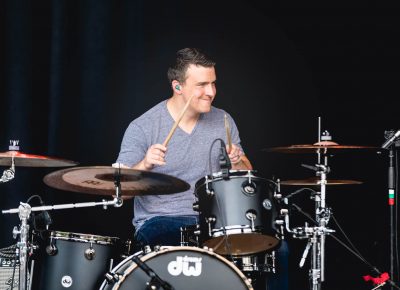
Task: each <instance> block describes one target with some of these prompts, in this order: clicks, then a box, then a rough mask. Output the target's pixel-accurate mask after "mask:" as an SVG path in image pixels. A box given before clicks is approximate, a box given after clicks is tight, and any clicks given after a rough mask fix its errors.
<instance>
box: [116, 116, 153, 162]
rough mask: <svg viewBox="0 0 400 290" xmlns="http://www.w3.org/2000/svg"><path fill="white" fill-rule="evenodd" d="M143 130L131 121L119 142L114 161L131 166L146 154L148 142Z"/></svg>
mask: <svg viewBox="0 0 400 290" xmlns="http://www.w3.org/2000/svg"><path fill="white" fill-rule="evenodd" d="M147 143H148V142H147V138H146V136H145V134H144V132H143V130H142V129H141V128H140V127H139V126H138V125H137V124H135V122H132V123H130V124H129V126H128V128H127V129H126V131H125V134H124V137H123V138H122V142H121V149H120V152H119V155H118V158H117V160H116V163H122V164H124V165H127V166H130V167H132V166H133V165H136V164H138V163H139V162H140V161H142V160H143V158H144V157H145V155H146V152H147V149H148V148H149V146H150V145H149V144H147Z"/></svg>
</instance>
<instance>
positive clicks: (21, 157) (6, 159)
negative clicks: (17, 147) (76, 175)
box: [0, 151, 78, 167]
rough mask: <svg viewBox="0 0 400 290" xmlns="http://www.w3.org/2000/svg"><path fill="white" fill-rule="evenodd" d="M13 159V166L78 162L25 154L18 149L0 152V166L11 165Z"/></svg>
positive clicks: (60, 164)
mask: <svg viewBox="0 0 400 290" xmlns="http://www.w3.org/2000/svg"><path fill="white" fill-rule="evenodd" d="M13 159H14V164H15V166H25V167H67V166H75V165H77V164H78V163H77V162H74V161H70V160H65V159H60V158H54V157H48V156H40V155H32V154H25V153H21V152H19V151H7V152H0V166H11V165H12V160H13Z"/></svg>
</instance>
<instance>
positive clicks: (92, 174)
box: [43, 166, 190, 196]
mask: <svg viewBox="0 0 400 290" xmlns="http://www.w3.org/2000/svg"><path fill="white" fill-rule="evenodd" d="M118 172H119V174H118ZM118 175H119V179H120V184H121V195H122V196H124V195H128V196H139V195H152V194H157V195H161V194H171V193H177V192H182V191H185V190H188V189H189V188H190V185H189V184H188V183H187V182H185V181H183V180H181V179H178V178H176V177H173V176H170V175H166V174H161V173H156V172H150V171H144V170H136V169H126V168H121V169H119V168H114V167H111V166H92V167H75V168H68V169H63V170H58V171H55V172H52V173H50V174H48V175H46V176H45V177H44V179H43V181H44V182H45V183H46V184H47V185H48V186H50V187H54V188H57V189H61V190H66V191H73V192H80V193H87V194H95V195H115V185H114V180H115V176H118Z"/></svg>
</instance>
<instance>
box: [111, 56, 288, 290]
mask: <svg viewBox="0 0 400 290" xmlns="http://www.w3.org/2000/svg"><path fill="white" fill-rule="evenodd" d="M168 79H169V83H170V85H171V89H172V96H171V97H170V98H169V99H167V100H164V101H162V102H161V103H159V104H157V105H156V106H154V107H153V108H151V109H150V110H148V111H147V112H146V113H144V114H143V115H142V116H140V117H139V118H137V119H135V120H134V121H132V122H131V124H130V125H129V126H128V128H127V130H126V132H125V134H124V137H123V140H122V144H121V150H120V153H119V156H118V159H117V161H116V163H115V164H114V165H116V166H128V167H131V168H134V169H139V170H149V171H153V172H158V173H163V174H168V175H172V176H175V177H178V178H180V179H182V180H184V181H186V182H188V183H189V184H190V189H189V190H187V191H185V192H180V193H175V194H164V195H163V194H160V195H147V196H146V195H145V196H136V197H135V199H134V219H133V224H134V226H135V229H136V232H135V240H136V243H137V244H138V245H140V246H144V245H149V246H155V245H164V246H167V245H169V246H174V245H175V246H177V245H179V244H180V234H181V233H180V228H181V227H185V226H189V225H194V224H198V213H197V212H195V211H193V207H192V206H193V203H194V202H195V196H194V190H195V183H196V182H197V181H198V180H200V179H201V178H203V177H204V176H205V175H208V174H211V173H215V172H218V171H219V167H218V157H219V152H220V150H219V148H218V147H219V144H218V143H215V142H214V141H215V140H217V139H223V140H225V143H227V136H226V128H225V115H227V117H228V123H229V124H230V126H229V128H230V135H231V139H232V146H231V148H228V145H226V147H227V151H228V156H229V159H230V162H231V164H232V169H234V170H235V169H236V170H240V169H242V170H251V169H252V165H251V163H250V161H249V160H248V158H247V157H246V155H245V154H244V152H243V149H242V147H241V145H240V137H239V132H238V129H237V127H236V125H235V122H234V121H233V119H232V118H231V117H230V116H229V114H227V113H226V112H225V111H223V110H221V109H218V108H215V107H213V106H212V102H213V100H214V98H215V95H216V85H215V84H216V73H215V63H214V62H213V61H212V60H211V59H209V58H208V57H207V56H206V55H205V54H203V53H202V52H201V51H199V50H198V49H195V48H185V49H182V50H179V51H178V52H177V58H176V61H175V64H174V65H172V66H171V67H170V68H169V70H168ZM190 99H191V100H190ZM189 100H190V103H189V104H188V107H187V109H186V111H185V112H184V115H183V117H182V119H181V120H180V122H179V126H178V128H177V129H176V131H175V132H174V134H173V135H172V138H171V139H170V141H169V143H168V146H167V147H165V146H163V145H162V143H163V142H164V140H166V138H167V136H168V134H169V133H170V130H171V128H172V127H173V126H174V124H175V122H176V121H177V120H179V119H180V116H181V114H182V112H183V111H184V108H185V106H186V104H187V103H188V101H189ZM214 143H215V144H217V145H218V146H212V145H213V144H214ZM229 149H230V150H229ZM210 152H211V156H209V155H210ZM209 161H211V163H212V164H211V165H210V164H209ZM209 168H211V169H212V171H213V172H210V169H209ZM278 256H279V253H278ZM284 261H286V262H287V259H286V257H284ZM285 265H286V264H285ZM280 274H284V273H280ZM286 280H287V276H285V274H284V275H279V278H278V275H272V276H271V278H269V279H268V281H266V282H267V284H268V285H265V284H264V283H265V281H264V282H261V283H259V284H260V285H257V288H258V287H260V288H261V289H264V288H265V286H267V289H268V290H273V289H281V290H284V289H287V281H286ZM285 283H286V284H285ZM262 284H264V285H265V286H264V285H262ZM272 285H273V286H272ZM281 286H283V287H281ZM257 288H256V289H257Z"/></svg>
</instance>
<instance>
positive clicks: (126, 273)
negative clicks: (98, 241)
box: [112, 246, 254, 290]
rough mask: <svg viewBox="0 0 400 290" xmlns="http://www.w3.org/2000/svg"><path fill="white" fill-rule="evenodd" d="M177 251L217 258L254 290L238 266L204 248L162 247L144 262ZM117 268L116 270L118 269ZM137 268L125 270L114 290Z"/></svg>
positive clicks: (135, 266)
mask: <svg viewBox="0 0 400 290" xmlns="http://www.w3.org/2000/svg"><path fill="white" fill-rule="evenodd" d="M176 251H194V252H201V253H206V254H209V255H210V256H213V257H214V258H217V259H218V260H220V261H222V262H224V263H225V264H226V265H228V266H229V267H230V268H231V269H232V270H234V271H235V272H236V274H238V275H239V277H240V278H241V279H242V281H243V283H244V284H245V285H246V287H247V288H248V289H249V290H254V289H253V286H252V285H251V283H250V281H249V280H248V279H247V278H246V276H245V275H244V274H243V273H242V272H241V271H240V270H239V268H238V267H236V265H235V264H234V263H233V262H231V261H229V260H227V259H226V258H224V257H223V256H221V255H218V254H217V253H214V252H213V251H211V250H206V249H202V248H197V247H188V246H162V247H160V250H158V251H154V252H150V253H148V254H145V255H144V256H143V257H142V261H143V262H146V261H147V260H149V259H151V258H153V257H155V256H158V255H159V254H161V253H168V252H176ZM135 255H136V253H135V254H133V255H131V256H129V257H128V258H126V259H125V260H124V261H127V260H131V259H132V257H133V256H135ZM124 261H122V262H121V263H120V264H118V265H117V267H118V266H119V265H121V264H122V263H123V262H124ZM117 267H116V268H117ZM136 268H137V264H136V263H134V262H132V264H131V265H130V266H129V267H128V268H127V269H125V271H124V272H123V274H122V275H121V276H120V279H119V280H118V282H117V283H115V285H114V287H113V288H112V290H118V289H119V287H120V286H121V284H122V282H123V281H125V279H126V277H127V276H129V275H130V274H131V273H132V271H133V270H135V269H136Z"/></svg>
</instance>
